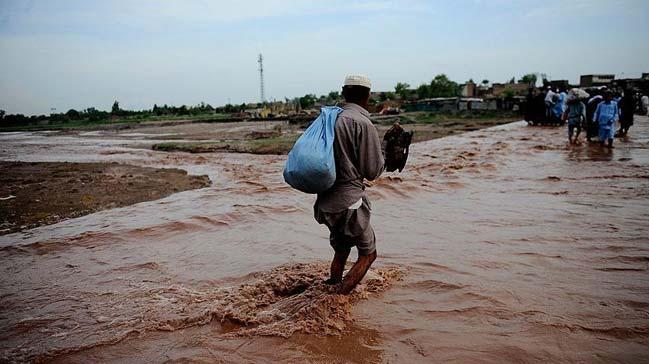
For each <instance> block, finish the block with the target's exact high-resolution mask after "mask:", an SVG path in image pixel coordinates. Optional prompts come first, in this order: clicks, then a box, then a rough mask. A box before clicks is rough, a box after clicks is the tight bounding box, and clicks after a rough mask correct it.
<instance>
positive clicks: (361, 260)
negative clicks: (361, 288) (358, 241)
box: [339, 252, 376, 294]
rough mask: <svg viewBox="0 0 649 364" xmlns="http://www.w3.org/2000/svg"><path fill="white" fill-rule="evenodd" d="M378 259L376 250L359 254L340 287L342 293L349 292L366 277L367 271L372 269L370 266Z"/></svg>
mask: <svg viewBox="0 0 649 364" xmlns="http://www.w3.org/2000/svg"><path fill="white" fill-rule="evenodd" d="M375 259H376V252H374V253H372V254H370V255H359V256H358V260H357V261H356V263H354V265H353V266H352V269H350V270H349V272H348V273H347V275H346V276H345V278H344V279H343V284H342V286H341V287H340V291H339V293H340V294H349V293H350V292H351V291H352V290H353V289H354V288H355V287H356V285H357V284H358V283H359V282H360V281H361V280H362V279H363V277H365V273H367V270H368V269H370V266H371V265H372V263H373V262H374V260H375Z"/></svg>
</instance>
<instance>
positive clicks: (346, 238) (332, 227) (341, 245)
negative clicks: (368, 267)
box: [313, 197, 376, 255]
mask: <svg viewBox="0 0 649 364" xmlns="http://www.w3.org/2000/svg"><path fill="white" fill-rule="evenodd" d="M371 212H372V205H371V204H370V201H369V200H368V199H367V198H366V197H363V203H362V204H361V206H360V207H359V208H357V209H352V208H349V209H345V210H343V211H339V212H325V211H322V210H320V209H319V208H318V205H317V204H316V205H315V206H313V216H314V217H315V220H316V221H317V222H318V223H320V224H324V225H326V226H327V227H328V228H329V233H330V234H329V243H330V244H331V247H332V248H333V249H334V250H335V251H342V250H347V249H349V248H351V247H354V246H355V247H356V248H357V249H358V255H370V254H372V253H374V252H375V251H376V236H375V235H374V229H372V225H370V215H371Z"/></svg>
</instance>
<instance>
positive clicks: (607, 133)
mask: <svg viewBox="0 0 649 364" xmlns="http://www.w3.org/2000/svg"><path fill="white" fill-rule="evenodd" d="M614 137H615V128H613V125H608V124H599V141H600V142H604V141H606V140H608V139H613V138H614Z"/></svg>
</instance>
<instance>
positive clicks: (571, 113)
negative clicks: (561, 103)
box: [565, 95, 586, 144]
mask: <svg viewBox="0 0 649 364" xmlns="http://www.w3.org/2000/svg"><path fill="white" fill-rule="evenodd" d="M567 103H568V107H567V109H566V111H565V115H566V119H567V121H568V141H569V142H570V144H578V142H579V134H580V133H581V126H582V125H583V124H584V122H585V121H586V105H584V103H583V102H581V101H579V98H578V97H577V96H575V95H570V96H568V101H567ZM574 129H577V133H576V134H575V139H574V140H573V139H572V135H573V131H574Z"/></svg>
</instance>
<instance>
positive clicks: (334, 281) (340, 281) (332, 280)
mask: <svg viewBox="0 0 649 364" xmlns="http://www.w3.org/2000/svg"><path fill="white" fill-rule="evenodd" d="M324 283H325V284H326V285H329V286H333V285H335V284H338V283H342V279H334V278H329V279H327V280H325V281H324Z"/></svg>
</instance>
